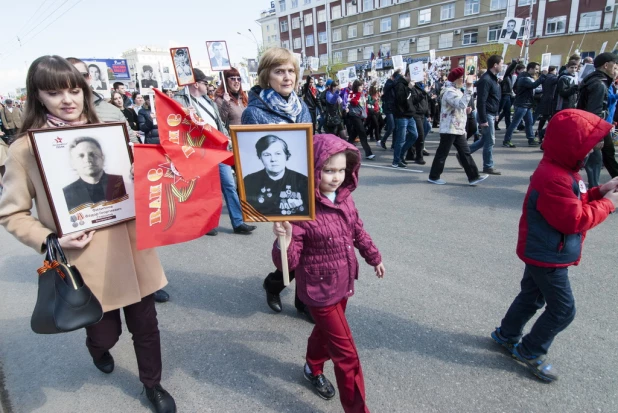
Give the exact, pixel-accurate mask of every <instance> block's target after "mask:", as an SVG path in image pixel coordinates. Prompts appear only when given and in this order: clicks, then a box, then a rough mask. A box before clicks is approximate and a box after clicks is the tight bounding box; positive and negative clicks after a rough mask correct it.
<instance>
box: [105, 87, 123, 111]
mask: <svg viewBox="0 0 618 413" xmlns="http://www.w3.org/2000/svg"><path fill="white" fill-rule="evenodd" d="M116 95H120V97H122V93H120V92H116V91H114V92H112V97H111V99H110V100H109V103H111V104H112V105H114V106H116V104H115V103H114V98H115V97H116ZM116 107H117V108H120V110H122V109H124V105H120V106H116Z"/></svg>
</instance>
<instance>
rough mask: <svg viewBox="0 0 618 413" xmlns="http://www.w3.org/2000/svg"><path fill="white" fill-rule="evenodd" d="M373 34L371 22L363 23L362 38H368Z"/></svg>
mask: <svg viewBox="0 0 618 413" xmlns="http://www.w3.org/2000/svg"><path fill="white" fill-rule="evenodd" d="M372 34H373V22H365V24H364V25H363V36H370V35H372Z"/></svg>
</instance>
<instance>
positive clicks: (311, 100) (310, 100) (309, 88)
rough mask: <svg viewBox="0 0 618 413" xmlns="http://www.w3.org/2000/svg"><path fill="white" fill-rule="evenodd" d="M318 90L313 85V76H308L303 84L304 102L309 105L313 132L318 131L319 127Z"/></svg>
mask: <svg viewBox="0 0 618 413" xmlns="http://www.w3.org/2000/svg"><path fill="white" fill-rule="evenodd" d="M316 92H317V89H316V88H315V87H314V86H313V78H312V77H311V76H307V78H306V81H305V84H304V85H303V91H302V93H303V102H305V104H306V105H307V108H308V109H309V113H310V114H311V122H312V123H313V133H316V130H317V129H316V128H317V123H316V120H317V113H318V112H317V111H318V106H319V102H318V99H317V98H316V95H315V94H314V93H316Z"/></svg>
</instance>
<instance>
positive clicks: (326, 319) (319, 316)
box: [307, 298, 369, 413]
mask: <svg viewBox="0 0 618 413" xmlns="http://www.w3.org/2000/svg"><path fill="white" fill-rule="evenodd" d="M347 303H348V299H347V298H344V299H343V300H341V301H340V302H338V303H337V304H335V305H331V306H328V307H308V308H309V311H310V312H311V315H312V316H313V319H314V320H315V327H314V328H313V332H312V333H311V336H309V341H308V343H307V365H308V366H309V368H310V369H311V372H312V373H313V375H314V376H316V375H318V374H322V373H323V369H324V363H325V362H326V361H328V360H332V361H333V364H334V365H335V377H336V379H337V387H338V388H339V399H340V400H341V405H342V406H343V410H344V412H345V413H369V409H368V408H367V405H366V404H365V380H364V379H363V370H362V369H361V365H360V360H359V359H358V352H357V351H356V345H355V344H354V338H353V337H352V332H351V331H350V326H348V320H346V318H345V308H346V305H347Z"/></svg>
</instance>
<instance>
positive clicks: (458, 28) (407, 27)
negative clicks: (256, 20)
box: [271, 0, 618, 69]
mask: <svg viewBox="0 0 618 413" xmlns="http://www.w3.org/2000/svg"><path fill="white" fill-rule="evenodd" d="M531 3H532V4H531ZM616 3H617V1H616V0H483V1H481V0H275V1H274V2H272V3H271V5H272V6H273V7H274V14H275V15H276V17H277V22H278V30H279V45H280V46H281V47H285V48H287V49H290V50H292V51H294V52H296V53H301V54H302V55H303V57H313V56H315V57H319V58H320V66H325V65H336V64H345V65H347V64H350V65H356V66H357V68H360V69H362V68H367V67H369V66H370V62H371V58H372V57H376V58H377V57H378V56H380V57H383V58H386V59H385V60H384V63H385V66H384V68H388V67H389V66H388V65H389V61H390V59H388V57H389V56H393V55H403V56H404V59H406V60H407V61H414V60H420V59H423V60H424V59H427V57H428V56H429V50H431V49H434V50H435V51H436V56H441V57H445V58H447V60H448V61H450V62H451V65H452V66H458V65H460V64H463V58H464V56H465V55H470V54H476V55H480V54H483V53H496V52H497V51H500V52H502V49H501V45H498V44H497V41H498V36H499V33H500V29H501V27H502V22H503V21H504V18H505V17H520V18H529V19H530V26H531V30H530V33H531V37H532V38H534V39H535V42H534V44H533V45H532V46H531V47H530V53H529V56H530V58H531V59H537V58H540V55H541V53H545V52H546V51H548V52H550V53H552V55H553V56H552V64H553V63H555V64H558V62H561V61H563V60H565V59H566V57H567V55H568V53H569V49H571V50H570V53H573V52H575V50H576V49H580V47H579V46H580V44H581V50H578V51H579V52H580V53H582V54H583V55H584V56H586V55H591V56H594V55H595V54H596V53H598V52H599V49H600V47H601V44H602V43H603V42H604V41H608V45H607V50H608V51H611V50H614V49H615V48H616V46H615V42H616V40H618V13H617V10H616V9H617V8H618V7H617V4H616ZM531 6H532V7H531ZM539 22H542V23H539ZM521 36H523V28H522V30H521V31H520V37H521ZM521 53H522V50H521V47H519V46H515V45H513V46H509V47H508V49H507V52H506V54H505V57H506V58H507V59H510V58H513V57H519V56H520V54H521Z"/></svg>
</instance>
